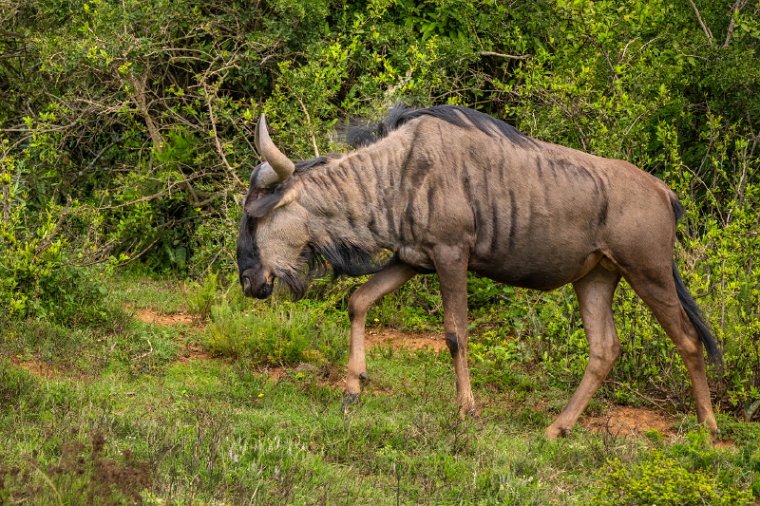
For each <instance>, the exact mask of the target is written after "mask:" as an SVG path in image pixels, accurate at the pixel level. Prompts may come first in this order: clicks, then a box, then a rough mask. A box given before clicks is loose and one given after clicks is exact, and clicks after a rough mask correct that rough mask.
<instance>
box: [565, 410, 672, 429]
mask: <svg viewBox="0 0 760 506" xmlns="http://www.w3.org/2000/svg"><path fill="white" fill-rule="evenodd" d="M580 423H581V425H583V426H584V427H586V428H587V429H590V430H593V431H595V432H609V433H610V434H613V435H616V436H631V435H636V436H638V435H641V434H643V433H644V432H647V431H650V430H656V431H658V432H660V433H661V434H665V435H674V434H675V431H674V429H673V427H674V425H675V424H676V420H675V419H673V418H672V417H670V416H668V415H664V414H662V413H659V412H657V411H653V410H651V409H646V408H634V407H631V406H611V407H610V408H609V409H608V410H607V413H606V414H604V415H599V416H587V417H585V418H583V419H581V422H580Z"/></svg>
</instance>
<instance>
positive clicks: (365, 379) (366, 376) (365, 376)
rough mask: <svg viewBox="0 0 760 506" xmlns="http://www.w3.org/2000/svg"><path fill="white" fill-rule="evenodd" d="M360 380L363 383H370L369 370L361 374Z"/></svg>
mask: <svg viewBox="0 0 760 506" xmlns="http://www.w3.org/2000/svg"><path fill="white" fill-rule="evenodd" d="M359 381H361V382H362V384H366V383H369V374H367V371H364V372H363V373H361V374H359Z"/></svg>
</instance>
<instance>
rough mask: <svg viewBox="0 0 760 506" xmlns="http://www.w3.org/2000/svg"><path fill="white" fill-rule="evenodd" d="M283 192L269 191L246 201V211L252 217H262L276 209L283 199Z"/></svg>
mask: <svg viewBox="0 0 760 506" xmlns="http://www.w3.org/2000/svg"><path fill="white" fill-rule="evenodd" d="M282 196H283V195H282V193H279V192H275V193H267V194H264V195H261V196H260V197H258V198H254V199H250V200H249V201H248V202H246V203H245V212H246V213H247V214H248V216H250V217H251V218H261V217H262V216H266V214H267V213H268V212H269V211H271V210H272V209H274V208H275V207H276V206H277V204H279V203H280V201H281V200H282Z"/></svg>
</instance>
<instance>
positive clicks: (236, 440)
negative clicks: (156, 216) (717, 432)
mask: <svg viewBox="0 0 760 506" xmlns="http://www.w3.org/2000/svg"><path fill="white" fill-rule="evenodd" d="M109 283H111V285H110V286H111V287H112V288H113V290H112V291H111V293H112V295H111V298H112V302H113V304H114V306H115V307H117V308H118V307H121V308H126V309H124V311H123V313H120V312H119V311H115V312H114V313H113V314H112V319H113V321H105V322H103V324H102V325H100V326H98V327H93V328H86V329H74V330H69V329H62V328H59V327H56V326H54V325H48V324H45V323H44V322H40V321H27V322H21V323H16V324H13V325H12V326H9V327H8V329H10V331H9V332H5V333H4V334H3V340H2V349H1V351H2V354H3V357H5V358H4V359H2V360H0V504H14V503H22V504H40V505H43V504H44V505H48V504H71V505H74V504H83V503H85V504H137V503H145V504H352V505H353V504H376V505H384V504H526V505H527V504H536V505H539V504H541V505H544V504H557V505H560V504H562V505H564V504H651V501H652V498H653V497H654V498H655V499H657V498H659V499H660V500H663V502H661V503H658V504H701V503H699V502H687V501H686V499H684V500H683V501H682V502H680V503H679V502H678V500H677V498H678V497H681V498H696V499H694V500H695V501H698V500H700V499H701V498H709V499H710V500H711V501H720V500H723V501H730V502H731V503H734V504H741V503H751V502H752V501H753V500H757V497H758V496H760V479H758V476H759V475H760V444H759V443H758V441H759V440H760V431H758V430H757V426H756V425H752V424H747V423H742V422H739V421H737V420H734V419H731V418H728V417H724V418H723V419H721V422H722V427H724V432H726V433H727V434H728V435H729V436H730V437H731V438H733V439H734V440H735V441H736V445H735V446H730V447H728V448H713V447H711V446H710V445H707V444H705V438H704V435H703V434H702V433H701V432H700V431H699V430H698V429H693V430H690V431H687V432H686V433H685V434H686V435H685V436H683V437H681V438H680V439H677V440H676V441H675V442H672V441H670V440H669V439H668V438H664V437H662V436H661V435H658V434H650V435H649V437H640V438H634V437H627V438H624V437H611V436H610V435H604V434H597V433H593V432H589V431H587V430H585V429H582V428H580V429H578V430H577V431H575V432H574V433H573V435H572V436H571V437H570V438H567V439H563V440H560V441H546V440H544V439H543V437H542V432H543V429H544V427H545V426H546V424H548V423H549V422H550V421H551V418H552V417H553V416H554V415H556V413H557V411H558V410H559V409H560V408H561V406H562V404H563V403H564V402H565V401H566V399H567V397H568V396H569V395H570V393H571V392H570V391H569V390H568V389H567V388H566V387H565V386H564V385H562V384H561V383H558V382H556V381H553V380H552V379H551V378H550V377H548V376H547V375H546V374H545V373H543V372H542V371H541V370H540V369H536V368H533V369H532V370H530V369H528V368H523V367H520V366H517V365H513V366H512V367H505V366H504V363H501V362H499V361H475V362H474V363H473V379H474V385H475V395H476V398H477V399H478V401H479V404H480V406H481V413H480V416H479V417H477V418H467V419H464V420H463V419H460V418H459V417H458V416H457V414H456V407H455V404H454V374H453V370H452V367H451V364H450V358H449V356H448V353H447V352H442V353H435V352H433V351H429V350H422V351H416V352H411V351H405V350H393V349H390V348H373V349H371V350H370V352H369V355H368V364H369V372H370V377H371V382H370V385H369V386H368V388H367V389H366V391H365V393H364V395H363V396H362V398H361V400H360V402H359V403H358V404H357V405H355V406H354V407H353V409H352V411H351V412H350V413H349V414H348V415H347V416H345V417H344V416H343V415H342V414H341V413H340V403H341V396H342V393H341V381H340V379H339V378H341V377H342V375H343V372H344V362H345V348H347V339H346V335H347V329H346V322H345V321H344V320H340V319H338V317H335V316H334V315H335V314H336V313H335V312H334V311H333V308H328V309H325V308H320V307H317V306H313V305H310V304H308V303H307V304H295V305H294V304H291V303H283V302H279V303H274V304H271V305H270V304H263V303H260V302H253V301H247V300H246V301H244V300H240V299H237V298H232V299H230V300H227V299H225V300H224V301H223V302H219V301H217V302H215V303H214V305H212V306H207V309H208V311H207V317H208V320H203V319H202V318H201V319H200V320H196V322H195V323H193V324H177V325H165V324H164V325H162V324H156V323H144V322H140V321H137V320H136V319H134V318H131V317H130V313H131V312H132V311H133V310H134V309H135V308H144V309H145V308H147V309H152V310H153V311H155V312H160V313H173V312H178V311H186V310H188V309H189V308H190V307H191V306H192V301H193V295H192V293H191V292H192V289H189V288H188V287H187V286H184V285H183V284H181V283H177V282H169V281H160V280H144V279H139V278H135V277H121V278H117V279H114V280H112V281H110V282H109ZM188 300H189V301H190V303H189V302H188ZM196 300H197V299H196ZM196 307H199V306H196ZM198 312H201V311H198ZM125 315H126V316H125ZM201 324H202V325H201ZM278 325H279V327H278ZM278 328H280V330H277V329H278ZM282 328H285V330H282ZM246 329H250V335H246V332H245V331H246ZM274 331H278V332H280V334H279V337H280V340H282V341H286V342H283V343H280V345H279V348H277V347H276V346H275V345H276V344H277V343H276V342H273V341H272V340H271V336H270V335H268V333H271V332H274ZM303 336H307V337H308V339H306V340H305V341H304V340H303ZM224 339H227V341H224ZM220 343H221V344H220ZM225 343H226V344H225ZM288 343H290V344H288ZM293 343H295V344H293ZM190 344H192V345H194V346H198V345H199V344H203V345H204V346H206V349H207V350H210V351H211V352H213V353H215V354H216V355H217V356H213V357H208V356H201V357H196V358H194V359H193V355H192V354H188V351H187V350H188V346H189V345H190ZM288 345H292V346H293V348H288V347H287V346H288ZM262 346H263V347H266V346H270V347H271V346H274V347H275V348H272V349H274V350H275V351H277V350H280V351H277V352H278V353H281V354H280V355H277V357H279V359H278V360H279V361H278V360H275V361H271V360H269V359H270V358H271V356H269V355H267V354H266V353H264V354H263V355H262V354H261V353H259V352H257V351H256V349H257V348H259V347H262ZM283 346H284V348H283ZM282 350H286V351H287V353H284V352H282ZM271 353H274V351H273V352H271ZM188 356H189V357H190V359H188ZM183 357H184V358H183ZM268 357H269V358H268ZM286 359H287V360H286ZM32 362H33V363H35V364H37V369H31V368H30V367H29V363H32ZM502 362H503V361H502ZM282 364H284V365H285V368H284V369H278V371H279V375H277V376H276V377H274V376H273V375H271V374H270V373H271V370H269V369H271V367H274V366H280V365H282ZM43 366H44V367H47V368H49V370H48V371H47V372H45V373H44V374H42V373H40V370H41V369H44V367H43ZM27 369H30V370H27ZM30 371H31V372H30ZM283 371H284V372H283ZM601 405H602V404H601V403H598V404H596V405H595V406H592V408H591V409H596V410H602V409H603V408H602V407H601ZM647 473H649V474H647ZM649 475H652V476H657V477H659V478H658V479H659V480H660V482H661V483H662V485H663V488H662V491H661V493H660V495H657V494H658V493H659V492H658V491H657V490H655V491H652V490H649V489H647V488H646V477H647V476H649ZM689 477H692V478H694V479H693V480H690V479H689ZM675 493H677V495H675V496H673V495H672V494H675ZM653 494H654V495H653ZM666 494H671V495H666ZM695 494H696V495H695ZM753 494H754V495H753ZM670 497H676V500H675V501H671V502H666V501H665V499H668V498H670ZM753 497H754V499H753ZM716 498H717V499H716ZM645 501H650V502H645Z"/></svg>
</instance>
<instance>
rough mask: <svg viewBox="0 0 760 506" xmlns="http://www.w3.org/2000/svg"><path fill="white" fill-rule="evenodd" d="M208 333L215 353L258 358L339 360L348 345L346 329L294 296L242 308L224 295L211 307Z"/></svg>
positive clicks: (320, 362)
mask: <svg viewBox="0 0 760 506" xmlns="http://www.w3.org/2000/svg"><path fill="white" fill-rule="evenodd" d="M208 334H209V337H208V342H207V345H208V348H209V350H210V351H211V352H212V353H215V354H218V355H226V356H233V357H241V358H246V359H249V360H252V361H253V362H254V363H257V364H271V365H285V364H297V363H299V362H312V363H316V364H317V365H325V364H328V363H332V364H334V363H337V362H339V361H340V360H341V359H342V358H343V357H344V356H345V353H346V348H347V347H346V345H345V341H346V335H347V329H344V328H342V327H340V326H338V325H337V324H335V323H334V322H331V321H330V320H323V319H322V318H321V317H320V315H319V313H318V312H317V311H314V310H313V309H310V308H309V307H308V306H305V305H300V304H294V303H291V302H277V303H273V304H267V303H261V304H256V306H255V308H254V309H253V310H251V309H248V310H246V311H242V310H240V309H239V308H237V307H235V306H234V305H232V304H230V303H229V302H228V301H227V300H223V301H222V302H221V303H219V304H216V305H214V306H213V307H212V308H211V324H210V325H209V328H208Z"/></svg>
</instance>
